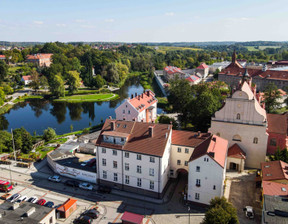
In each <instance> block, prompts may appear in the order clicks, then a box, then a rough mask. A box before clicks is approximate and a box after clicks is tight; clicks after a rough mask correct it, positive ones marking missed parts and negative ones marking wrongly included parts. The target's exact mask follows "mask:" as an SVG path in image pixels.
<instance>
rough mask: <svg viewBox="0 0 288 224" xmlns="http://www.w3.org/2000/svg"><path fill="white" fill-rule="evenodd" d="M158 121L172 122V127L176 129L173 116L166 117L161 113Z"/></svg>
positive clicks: (162, 122)
mask: <svg viewBox="0 0 288 224" xmlns="http://www.w3.org/2000/svg"><path fill="white" fill-rule="evenodd" d="M158 122H159V123H161V124H172V126H173V129H177V127H178V124H177V122H176V121H175V119H174V118H170V117H168V116H166V115H161V116H160V117H159V120H158Z"/></svg>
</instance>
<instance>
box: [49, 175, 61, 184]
mask: <svg viewBox="0 0 288 224" xmlns="http://www.w3.org/2000/svg"><path fill="white" fill-rule="evenodd" d="M48 180H50V181H52V182H57V183H59V182H60V181H61V179H60V177H59V176H56V175H54V176H50V177H48Z"/></svg>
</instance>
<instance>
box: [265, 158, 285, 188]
mask: <svg viewBox="0 0 288 224" xmlns="http://www.w3.org/2000/svg"><path fill="white" fill-rule="evenodd" d="M261 177H262V181H270V182H275V183H281V184H287V187H288V164H287V163H285V162H283V161H279V160H277V161H269V162H263V163H261Z"/></svg>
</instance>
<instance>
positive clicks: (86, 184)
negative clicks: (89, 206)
mask: <svg viewBox="0 0 288 224" xmlns="http://www.w3.org/2000/svg"><path fill="white" fill-rule="evenodd" d="M79 187H80V188H82V189H84V190H89V191H92V190H93V185H92V184H89V183H81V184H79Z"/></svg>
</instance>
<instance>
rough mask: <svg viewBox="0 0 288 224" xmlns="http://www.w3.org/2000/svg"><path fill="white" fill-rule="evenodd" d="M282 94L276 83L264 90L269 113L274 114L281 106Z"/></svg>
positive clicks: (270, 84) (266, 107)
mask: <svg viewBox="0 0 288 224" xmlns="http://www.w3.org/2000/svg"><path fill="white" fill-rule="evenodd" d="M280 97H281V93H280V91H279V90H278V88H277V86H276V85H275V84H274V83H269V84H268V85H267V86H266V88H265V90H264V102H265V109H266V111H267V113H271V112H273V111H274V110H275V109H278V108H279V106H280V102H279V99H280Z"/></svg>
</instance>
